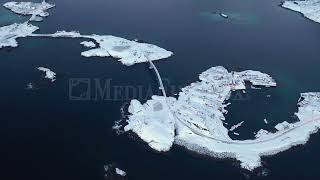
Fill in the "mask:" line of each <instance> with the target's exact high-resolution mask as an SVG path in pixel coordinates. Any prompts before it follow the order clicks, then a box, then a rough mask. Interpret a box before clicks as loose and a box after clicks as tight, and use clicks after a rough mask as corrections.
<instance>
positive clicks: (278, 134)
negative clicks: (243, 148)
mask: <svg viewBox="0 0 320 180" xmlns="http://www.w3.org/2000/svg"><path fill="white" fill-rule="evenodd" d="M145 57H146V59H147V60H148V62H149V63H150V66H151V68H152V69H153V70H154V71H155V73H156V75H157V78H158V81H159V85H160V89H161V91H162V95H163V96H164V97H165V101H166V104H167V107H168V109H169V110H170V112H171V114H172V115H173V117H174V118H175V119H177V120H178V121H179V122H180V123H182V124H183V125H185V126H186V127H188V128H189V130H190V131H192V132H193V133H194V134H196V135H198V136H201V137H205V138H208V139H211V140H214V141H219V142H222V143H226V144H238V145H250V144H260V143H265V142H269V141H274V140H276V139H278V138H281V137H282V136H284V135H285V134H288V133H289V132H291V131H293V130H295V129H298V128H300V127H302V126H305V125H307V124H309V123H313V122H317V121H320V115H318V116H317V117H312V118H311V119H310V120H303V121H301V120H300V121H299V122H297V123H299V125H296V124H297V123H295V126H294V127H292V128H289V129H285V130H283V131H278V132H276V133H274V134H271V135H270V136H271V137H270V138H268V139H262V140H244V141H238V140H231V141H229V140H223V139H218V138H215V137H212V136H207V135H204V134H202V133H200V132H198V131H197V130H195V129H194V128H192V127H190V125H189V124H187V123H186V122H184V121H183V120H181V119H179V118H178V117H177V116H176V114H175V113H174V112H173V111H172V109H171V107H170V106H169V103H168V101H167V99H168V98H167V94H166V92H165V88H164V86H163V83H162V79H161V76H160V73H159V71H158V69H157V67H156V66H155V65H154V63H153V62H152V61H151V60H150V59H149V58H148V57H147V56H145ZM318 128H320V127H318Z"/></svg>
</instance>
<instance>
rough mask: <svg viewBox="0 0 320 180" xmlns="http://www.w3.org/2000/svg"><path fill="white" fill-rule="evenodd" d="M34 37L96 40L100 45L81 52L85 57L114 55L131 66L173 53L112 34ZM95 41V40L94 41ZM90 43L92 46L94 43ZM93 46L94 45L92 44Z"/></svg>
mask: <svg viewBox="0 0 320 180" xmlns="http://www.w3.org/2000/svg"><path fill="white" fill-rule="evenodd" d="M31 36H33V37H51V38H84V39H91V40H93V41H95V42H96V43H97V44H98V45H99V47H96V48H93V49H90V50H88V51H84V52H82V53H81V55H82V56H84V57H94V56H97V57H109V56H111V57H114V58H117V59H119V61H120V62H121V63H122V64H124V65H126V66H131V65H134V64H136V63H143V62H148V58H149V59H150V60H151V61H154V60H160V59H165V58H168V57H170V56H172V55H173V53H172V52H171V51H167V50H165V49H163V48H160V47H158V46H156V45H153V44H147V43H139V42H136V41H130V40H127V39H124V38H120V37H115V36H111V35H96V34H93V35H81V34H80V33H79V32H77V31H70V32H67V31H57V32H56V33H53V34H32V35H31ZM92 43H93V42H92ZM92 43H90V46H91V45H92ZM81 44H82V45H85V46H87V47H89V44H88V42H81ZM92 46H93V45H92ZM94 47H95V46H94Z"/></svg>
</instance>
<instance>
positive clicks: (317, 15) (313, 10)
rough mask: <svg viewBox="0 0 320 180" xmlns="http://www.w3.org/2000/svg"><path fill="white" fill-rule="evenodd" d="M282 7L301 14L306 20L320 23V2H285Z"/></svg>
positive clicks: (314, 0) (309, 0) (303, 0)
mask: <svg viewBox="0 0 320 180" xmlns="http://www.w3.org/2000/svg"><path fill="white" fill-rule="evenodd" d="M281 6H282V7H283V8H286V9H290V10H292V11H296V12H300V13H301V14H302V15H304V16H305V17H306V18H308V19H310V20H312V21H314V22H317V23H320V0H301V1H284V2H283V3H282V5H281Z"/></svg>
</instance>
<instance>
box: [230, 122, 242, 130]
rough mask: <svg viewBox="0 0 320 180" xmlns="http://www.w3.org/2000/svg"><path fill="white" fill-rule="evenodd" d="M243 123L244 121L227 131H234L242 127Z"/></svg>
mask: <svg viewBox="0 0 320 180" xmlns="http://www.w3.org/2000/svg"><path fill="white" fill-rule="evenodd" d="M243 123H244V121H242V122H240V123H238V124H236V125H234V126H232V127H231V128H230V129H229V131H234V130H236V129H238V128H239V127H240V126H242V124H243Z"/></svg>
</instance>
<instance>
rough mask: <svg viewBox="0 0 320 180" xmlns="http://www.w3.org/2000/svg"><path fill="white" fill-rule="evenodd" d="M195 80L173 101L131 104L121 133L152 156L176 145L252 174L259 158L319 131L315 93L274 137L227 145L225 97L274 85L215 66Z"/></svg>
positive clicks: (257, 75) (264, 134)
mask: <svg viewBox="0 0 320 180" xmlns="http://www.w3.org/2000/svg"><path fill="white" fill-rule="evenodd" d="M199 79H200V81H198V82H194V83H192V84H190V85H189V86H187V87H185V88H183V89H182V90H181V92H180V93H179V97H178V99H175V98H173V97H168V98H165V97H164V96H153V97H152V99H151V100H148V101H147V102H146V103H145V104H141V103H140V102H139V101H138V100H132V101H131V104H130V106H129V109H128V111H129V113H130V114H131V115H130V116H129V117H128V120H127V123H128V125H127V126H125V127H124V130H125V131H132V132H134V133H136V134H137V135H138V136H139V137H140V138H141V139H142V140H144V141H145V142H147V143H148V145H149V146H150V147H151V148H153V149H155V150H157V151H169V150H170V148H171V147H172V145H173V144H177V145H181V146H184V147H186V148H187V149H189V150H191V151H195V152H198V153H200V154H205V155H209V156H213V157H217V158H234V159H237V160H238V161H240V164H241V167H242V168H244V169H248V170H254V169H255V168H257V167H259V166H261V157H262V156H269V155H274V154H277V153H279V152H281V151H284V150H287V149H289V148H291V147H292V146H295V145H299V144H304V143H306V142H307V140H308V139H309V137H310V134H312V133H315V132H317V130H318V128H319V127H320V122H319V120H320V93H305V94H302V95H301V97H302V99H301V101H300V102H299V104H298V105H299V106H300V107H299V111H298V112H297V113H296V115H297V116H298V117H299V119H300V121H298V122H296V123H293V124H289V123H281V124H280V125H278V126H277V127H278V128H279V129H278V132H276V133H271V132H268V131H266V130H263V129H262V130H260V131H259V132H258V133H257V135H256V138H255V139H254V140H244V141H240V140H232V139H231V138H230V137H229V135H228V132H229V131H228V129H227V128H225V127H224V125H223V121H224V120H225V117H224V114H225V113H226V112H227V111H226V110H225V107H226V106H227V105H226V104H225V101H226V100H228V98H229V97H230V94H231V92H232V91H234V90H243V89H245V82H251V83H252V85H254V86H265V87H274V86H276V83H275V81H274V80H273V79H272V78H271V77H270V76H269V75H267V74H264V73H261V72H259V71H251V70H248V71H242V72H228V71H227V69H225V68H224V67H220V66H219V67H212V68H210V69H209V70H207V71H205V72H203V73H202V74H200V76H199ZM241 124H242V123H241ZM238 126H239V125H238ZM280 127H282V128H280Z"/></svg>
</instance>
